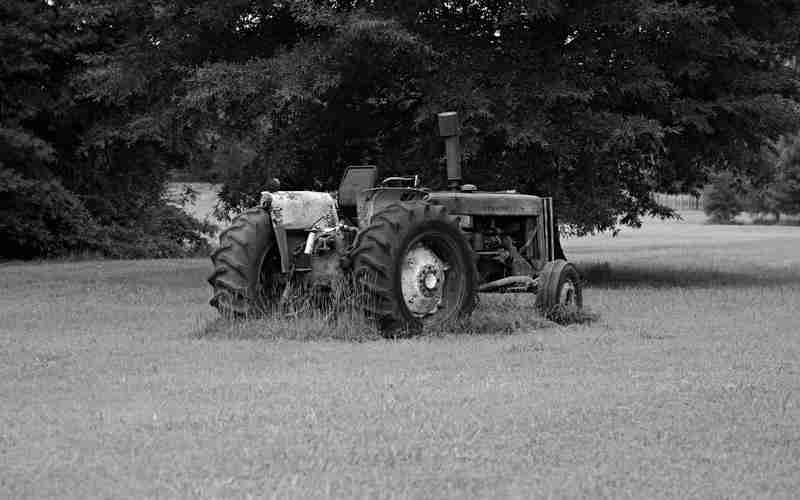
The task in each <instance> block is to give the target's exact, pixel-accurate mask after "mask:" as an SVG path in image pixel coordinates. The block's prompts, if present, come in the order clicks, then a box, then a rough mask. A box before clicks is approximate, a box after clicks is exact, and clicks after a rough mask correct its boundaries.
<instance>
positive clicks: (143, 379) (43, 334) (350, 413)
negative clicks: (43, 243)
mask: <svg viewBox="0 0 800 500" xmlns="http://www.w3.org/2000/svg"><path fill="white" fill-rule="evenodd" d="M701 222H702V221H701V220H700V218H699V217H695V216H693V217H692V218H688V220H687V221H685V222H683V223H662V222H649V223H648V224H647V225H646V226H645V228H644V229H642V230H641V231H639V232H624V233H623V234H622V235H621V236H620V237H619V238H617V239H611V238H606V237H595V238H590V239H586V240H571V241H567V242H565V247H566V251H567V253H568V254H569V255H570V256H571V257H572V258H573V259H574V260H575V261H577V263H578V264H579V265H580V266H581V267H582V268H583V269H584V270H588V271H590V272H587V273H586V274H587V276H588V278H589V279H590V282H591V288H590V289H589V290H588V291H587V294H586V301H587V303H588V305H589V306H590V307H591V308H592V310H594V311H596V312H597V313H599V315H600V320H599V321H597V322H595V323H592V324H581V325H570V326H566V327H564V326H559V325H556V324H554V323H551V322H546V321H544V320H541V319H539V318H537V317H536V316H535V315H534V314H533V312H532V308H530V307H529V304H528V303H527V302H526V297H525V296H510V297H509V296H495V297H492V296H489V297H486V298H484V300H483V301H482V303H481V305H480V306H479V308H478V310H477V312H476V315H475V319H474V321H473V322H472V323H471V325H472V326H471V327H470V328H472V329H474V330H473V333H475V334H473V335H456V334H442V335H435V336H425V337H420V338H413V339H402V340H384V339H379V340H369V339H364V338H362V337H360V336H357V335H356V336H354V337H353V338H357V339H358V340H360V341H359V342H352V341H349V340H346V339H347V337H346V336H338V337H334V338H328V339H326V340H318V341H313V342H309V341H306V340H302V339H305V338H308V337H313V336H315V334H314V332H313V328H312V326H311V323H313V324H315V325H320V324H324V321H321V320H324V319H325V318H324V317H323V318H311V319H310V320H309V321H311V323H309V324H308V325H306V326H305V327H304V328H303V329H302V330H301V333H303V335H299V336H298V337H297V338H298V339H300V340H290V339H288V338H286V334H285V333H281V332H280V331H279V329H280V326H279V325H278V326H276V324H275V323H266V322H250V323H247V324H243V325H240V327H241V331H240V332H238V333H235V334H234V333H231V331H228V330H226V328H227V327H228V326H226V325H221V324H220V323H215V319H214V314H213V312H212V311H211V310H210V308H209V307H208V306H207V300H208V298H209V292H208V290H207V288H206V285H205V283H204V278H205V274H206V273H207V272H208V264H207V263H206V262H205V261H203V260H187V261H137V262H100V263H92V262H85V263H57V264H40V265H5V266H2V267H0V288H2V290H3V291H4V293H3V294H2V295H0V498H48V497H52V498H93V497H95V498H97V497H103V498H108V497H113V498H156V497H159V498H160V497H167V498H247V497H256V498H273V497H274V498H314V497H317V498H321V497H338V498H362V497H370V498H393V497H397V498H486V497H498V498H499V497H520V498H531V497H549V496H552V497H591V498H595V497H614V498H620V497H622V498H624V497H632V498H756V497H762V498H792V497H795V496H796V492H797V491H800V423H798V422H800V336H798V331H800V315H799V314H798V312H797V304H798V303H800V254H798V251H797V248H800V232H798V230H797V228H791V227H751V226H709V225H704V224H702V223H701ZM312 320H313V321H312ZM345 323H346V322H343V323H342V324H345ZM270 328H272V329H273V333H271V334H270V333H265V332H268V330H269V329H270ZM314 328H316V327H314ZM332 328H333V329H335V328H337V327H336V326H335V325H333V326H332ZM275 329H278V330H275ZM494 330H500V331H501V333H503V335H498V334H495V333H493V331H494ZM483 332H485V333H483ZM329 337H330V336H329ZM341 339H345V340H341ZM363 340H368V341H363Z"/></svg>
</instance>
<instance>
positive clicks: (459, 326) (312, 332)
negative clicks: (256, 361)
mask: <svg viewBox="0 0 800 500" xmlns="http://www.w3.org/2000/svg"><path fill="white" fill-rule="evenodd" d="M369 300H370V298H369V295H368V294H366V293H364V290H363V287H361V286H359V285H358V284H356V283H353V282H349V281H342V282H340V283H336V284H334V285H333V286H331V287H329V288H328V287H326V288H324V289H320V288H316V289H308V288H304V287H297V288H295V289H293V290H291V291H290V292H289V294H288V297H284V302H285V303H284V305H282V306H280V307H279V306H277V305H275V304H273V305H272V306H269V307H263V308H262V310H261V312H260V313H258V314H255V315H252V316H249V317H242V316H240V317H228V318H218V319H216V320H213V321H211V322H209V323H208V324H206V325H205V326H204V327H202V328H201V329H200V330H198V331H196V332H195V336H196V337H198V338H205V339H213V338H218V339H266V340H277V339H287V340H298V341H313V340H340V341H346V342H366V341H371V340H377V339H381V338H405V337H409V336H412V334H411V333H409V332H403V331H395V332H390V333H386V332H383V333H382V332H381V331H380V330H379V328H378V327H377V325H376V324H375V323H374V322H373V321H371V320H370V319H369V318H368V317H367V315H366V314H365V309H366V308H367V306H368V305H369V303H368V301H369ZM597 319H598V315H597V314H595V313H592V312H591V311H588V310H577V309H565V308H560V309H557V310H554V311H553V312H552V313H551V314H550V315H548V317H543V316H541V315H539V314H538V313H537V312H536V308H535V298H534V296H533V295H531V294H513V295H512V294H509V295H501V294H492V295H485V296H484V297H483V300H482V302H481V304H480V305H479V306H478V308H476V310H475V311H474V312H473V314H472V315H471V316H470V317H468V318H463V319H460V320H458V321H455V322H453V323H451V324H448V325H444V326H439V327H435V328H425V329H424V331H423V332H422V335H424V336H433V337H439V336H446V335H511V334H515V333H521V332H529V331H532V330H541V329H544V328H552V327H553V326H556V325H557V324H558V325H568V324H585V323H591V322H593V321H596V320H597Z"/></svg>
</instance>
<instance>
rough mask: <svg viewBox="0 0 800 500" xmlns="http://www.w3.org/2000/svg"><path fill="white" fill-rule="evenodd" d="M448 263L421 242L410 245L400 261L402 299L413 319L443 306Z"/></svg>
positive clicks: (423, 316)
mask: <svg viewBox="0 0 800 500" xmlns="http://www.w3.org/2000/svg"><path fill="white" fill-rule="evenodd" d="M449 269H450V265H449V264H448V263H447V262H446V261H445V260H443V259H442V258H440V257H439V255H437V254H436V253H435V252H434V251H433V249H431V248H430V247H429V246H428V245H426V244H424V243H423V242H420V243H417V244H415V245H413V246H412V247H411V248H410V249H409V251H408V252H406V254H405V256H404V257H403V260H402V261H401V269H400V281H401V289H402V294H403V301H404V302H405V305H406V307H407V308H408V310H409V312H411V314H412V315H413V316H414V317H416V318H420V319H422V318H426V317H429V316H431V315H433V314H436V313H437V312H438V311H439V310H440V309H442V308H443V307H444V302H445V301H444V295H445V290H446V288H447V284H448V280H447V271H448V270H449Z"/></svg>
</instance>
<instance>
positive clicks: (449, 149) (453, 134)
mask: <svg viewBox="0 0 800 500" xmlns="http://www.w3.org/2000/svg"><path fill="white" fill-rule="evenodd" d="M438 118H439V135H440V136H442V137H444V146H445V151H446V153H447V187H448V188H450V189H451V190H454V191H458V190H459V189H460V188H461V143H460V139H459V136H460V135H461V127H460V125H459V123H458V113H456V112H454V111H449V112H447V113H439V114H438Z"/></svg>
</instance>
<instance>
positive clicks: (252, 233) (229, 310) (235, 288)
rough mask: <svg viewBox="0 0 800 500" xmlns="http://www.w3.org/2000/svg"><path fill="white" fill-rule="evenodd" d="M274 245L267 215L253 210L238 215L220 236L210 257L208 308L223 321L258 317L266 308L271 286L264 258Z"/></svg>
mask: <svg viewBox="0 0 800 500" xmlns="http://www.w3.org/2000/svg"><path fill="white" fill-rule="evenodd" d="M274 242H275V238H274V234H273V231H272V223H271V221H270V218H269V214H268V213H267V212H266V211H265V210H263V209H261V208H253V209H250V210H247V211H245V212H242V213H241V214H239V215H237V216H236V217H235V218H234V219H233V222H232V223H231V225H230V227H228V228H227V229H225V230H224V231H223V232H222V233H220V235H219V248H217V249H216V250H215V251H214V252H213V253H212V254H211V262H212V264H213V266H214V272H213V273H212V274H211V276H210V277H209V278H208V282H209V283H210V284H211V286H212V288H213V297H212V298H211V301H210V303H211V305H212V306H213V307H216V308H217V310H219V312H220V314H221V315H222V316H223V317H228V318H231V317H248V316H254V315H257V314H260V313H261V312H263V310H264V308H265V306H266V305H267V302H268V299H269V296H270V294H271V293H272V290H271V289H272V288H273V286H272V284H271V283H266V281H267V279H268V276H265V275H266V274H268V268H269V266H265V265H264V263H265V258H266V257H267V255H268V254H269V253H270V250H271V249H272V248H273V246H274Z"/></svg>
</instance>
